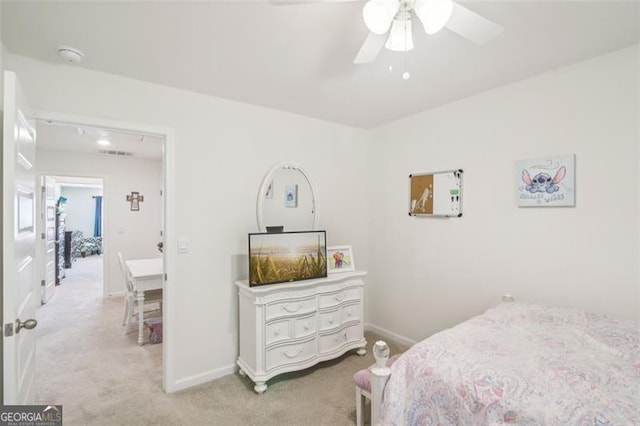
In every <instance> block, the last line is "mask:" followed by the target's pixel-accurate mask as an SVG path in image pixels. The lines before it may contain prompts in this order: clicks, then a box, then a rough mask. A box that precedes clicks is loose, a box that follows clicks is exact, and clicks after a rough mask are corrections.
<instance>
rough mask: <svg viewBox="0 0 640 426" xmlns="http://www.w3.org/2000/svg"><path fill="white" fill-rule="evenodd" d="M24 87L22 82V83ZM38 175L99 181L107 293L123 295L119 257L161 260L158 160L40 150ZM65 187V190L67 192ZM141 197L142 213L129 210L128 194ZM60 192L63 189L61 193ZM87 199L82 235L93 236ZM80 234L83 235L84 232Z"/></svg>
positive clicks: (70, 219)
mask: <svg viewBox="0 0 640 426" xmlns="http://www.w3.org/2000/svg"><path fill="white" fill-rule="evenodd" d="M25 86H26V84H25ZM36 164H37V167H38V171H39V172H40V173H42V174H49V175H63V176H82V177H98V178H103V185H104V187H103V189H102V191H103V192H104V198H103V206H102V208H103V213H104V216H103V230H104V236H103V249H104V251H105V256H106V257H105V269H106V279H107V293H108V294H122V292H123V291H124V281H123V278H122V275H121V274H120V269H119V266H118V258H117V253H118V252H122V256H123V257H124V258H125V259H139V258H145V257H159V256H161V253H160V252H159V251H158V249H157V248H156V244H157V243H158V242H159V241H161V237H160V230H161V229H162V227H161V224H160V223H161V218H162V201H161V197H160V188H161V186H162V178H161V176H162V163H161V162H160V161H156V160H144V159H135V158H121V157H109V156H102V155H90V154H80V153H70V152H64V151H52V150H46V149H38V150H37V156H36ZM68 189H69V188H67V189H66V190H68ZM131 191H138V192H139V193H140V194H141V195H144V202H142V203H140V211H131V210H130V205H131V204H130V203H129V202H128V201H127V199H126V196H127V194H131ZM62 193H63V194H64V193H65V191H64V190H63V191H62ZM90 195H92V194H87V196H88V204H87V206H88V208H89V210H90V216H91V227H90V230H89V232H88V233H86V232H85V236H92V235H93V225H92V223H93V209H94V206H95V204H94V200H93V199H92V198H91V196H90ZM72 203H74V200H73V198H72V197H71V196H70V197H69V202H68V205H67V219H68V221H67V228H68V229H69V230H74V218H73V205H72ZM83 232H84V231H83Z"/></svg>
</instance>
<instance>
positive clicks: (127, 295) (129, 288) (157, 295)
mask: <svg viewBox="0 0 640 426" xmlns="http://www.w3.org/2000/svg"><path fill="white" fill-rule="evenodd" d="M118 264H119V265H120V272H121V273H122V276H123V278H124V282H125V289H124V316H123V318H122V325H123V326H126V327H125V329H124V334H128V333H130V332H131V330H132V328H131V325H132V324H133V323H135V322H137V316H138V315H137V313H138V310H137V307H138V306H137V305H138V299H137V298H136V295H135V291H134V289H133V282H132V281H131V277H130V275H129V270H128V268H127V265H126V264H125V263H124V259H123V257H122V253H120V252H118ZM144 304H145V306H146V305H158V307H157V308H156V309H151V310H149V311H145V318H147V316H146V313H147V312H154V311H158V312H159V313H160V317H162V289H159V290H151V291H146V292H145V293H144ZM134 317H135V318H136V321H134Z"/></svg>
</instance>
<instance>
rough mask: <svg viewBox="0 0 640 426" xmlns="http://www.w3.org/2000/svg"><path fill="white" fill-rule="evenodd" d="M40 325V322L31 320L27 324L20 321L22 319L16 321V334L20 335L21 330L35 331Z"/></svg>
mask: <svg viewBox="0 0 640 426" xmlns="http://www.w3.org/2000/svg"><path fill="white" fill-rule="evenodd" d="M36 325H38V321H37V320H35V319H33V318H31V319H28V320H26V321H25V322H22V321H20V318H18V319H16V334H18V333H20V330H22V329H23V328H26V329H27V330H33V329H34V328H36Z"/></svg>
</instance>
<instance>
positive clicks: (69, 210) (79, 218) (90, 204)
mask: <svg viewBox="0 0 640 426" xmlns="http://www.w3.org/2000/svg"><path fill="white" fill-rule="evenodd" d="M60 192H61V194H62V195H64V196H65V197H67V203H66V205H65V213H66V214H67V217H66V222H65V224H66V229H67V231H81V232H82V234H83V236H84V237H85V238H86V237H92V236H93V228H94V225H95V217H96V200H95V198H94V197H96V196H102V188H82V187H77V186H61V191H60Z"/></svg>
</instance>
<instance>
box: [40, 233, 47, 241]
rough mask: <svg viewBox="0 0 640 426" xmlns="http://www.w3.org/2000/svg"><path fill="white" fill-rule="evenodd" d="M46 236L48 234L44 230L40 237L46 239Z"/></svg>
mask: <svg viewBox="0 0 640 426" xmlns="http://www.w3.org/2000/svg"><path fill="white" fill-rule="evenodd" d="M46 238H47V236H46V235H44V232H43V233H42V234H40V239H41V240H44V239H46Z"/></svg>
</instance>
